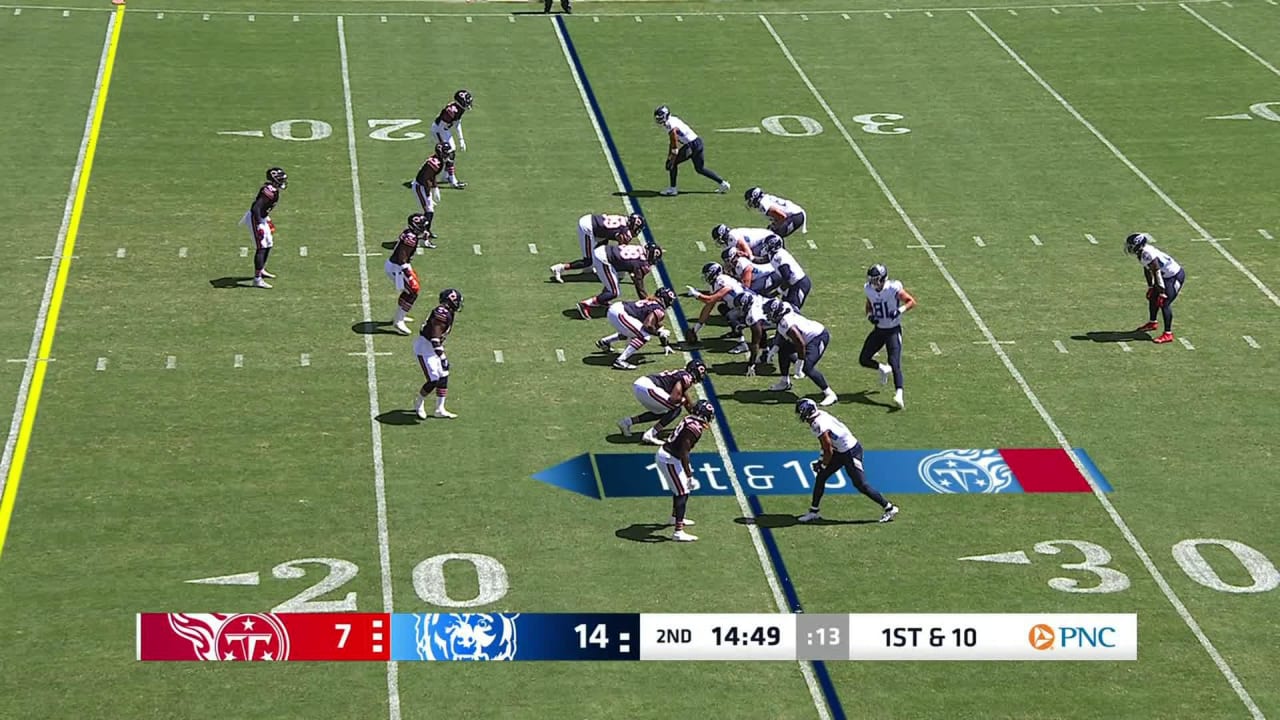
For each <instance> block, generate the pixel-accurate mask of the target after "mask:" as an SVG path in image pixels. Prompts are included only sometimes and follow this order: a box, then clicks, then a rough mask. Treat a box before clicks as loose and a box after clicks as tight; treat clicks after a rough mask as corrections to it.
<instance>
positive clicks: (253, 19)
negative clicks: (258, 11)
mask: <svg viewBox="0 0 1280 720" xmlns="http://www.w3.org/2000/svg"><path fill="white" fill-rule="evenodd" d="M255 20H257V18H256V17H254V16H253V15H250V16H249V22H253V21H255Z"/></svg>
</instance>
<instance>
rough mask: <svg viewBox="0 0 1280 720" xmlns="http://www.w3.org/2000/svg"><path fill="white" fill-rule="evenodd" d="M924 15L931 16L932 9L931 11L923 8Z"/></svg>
mask: <svg viewBox="0 0 1280 720" xmlns="http://www.w3.org/2000/svg"><path fill="white" fill-rule="evenodd" d="M924 16H925V17H933V11H931V10H925V11H924Z"/></svg>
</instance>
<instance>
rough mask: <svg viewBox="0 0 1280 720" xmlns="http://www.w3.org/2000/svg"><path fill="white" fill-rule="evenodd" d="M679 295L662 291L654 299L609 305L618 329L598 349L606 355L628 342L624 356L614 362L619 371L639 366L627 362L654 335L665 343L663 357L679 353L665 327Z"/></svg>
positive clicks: (605, 338) (624, 349) (610, 320)
mask: <svg viewBox="0 0 1280 720" xmlns="http://www.w3.org/2000/svg"><path fill="white" fill-rule="evenodd" d="M675 301H676V294H675V293H673V292H671V288H665V287H663V288H658V291H657V292H656V293H654V294H653V297H647V298H642V299H640V300H633V301H631V302H623V301H618V302H615V303H613V304H612V305H610V306H609V324H610V325H613V327H614V328H615V329H616V330H617V332H615V333H613V334H612V335H606V336H604V337H602V338H600V339H599V340H597V341H596V347H598V348H600V349H601V350H603V351H605V352H613V345H612V343H615V342H618V341H619V340H626V341H627V346H626V347H625V348H623V349H622V354H621V355H619V356H618V357H617V359H616V360H614V361H613V367H614V369H616V370H635V369H636V366H635V365H632V364H631V363H630V362H627V361H628V360H630V359H631V356H632V355H634V354H635V353H637V352H639V351H640V348H642V347H644V344H645V343H647V342H649V337H650V336H651V335H657V336H658V340H659V341H660V342H661V343H662V349H663V351H664V353H663V354H665V355H670V354H672V353H674V352H675V349H674V348H672V347H671V331H670V330H668V329H666V328H665V327H663V326H662V323H663V322H664V321H665V320H666V317H667V308H669V307H671V306H672V305H673V304H675Z"/></svg>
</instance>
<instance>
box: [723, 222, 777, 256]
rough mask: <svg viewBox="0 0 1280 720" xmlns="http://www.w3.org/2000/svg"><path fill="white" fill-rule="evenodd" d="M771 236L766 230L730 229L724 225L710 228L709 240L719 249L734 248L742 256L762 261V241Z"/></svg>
mask: <svg viewBox="0 0 1280 720" xmlns="http://www.w3.org/2000/svg"><path fill="white" fill-rule="evenodd" d="M771 235H773V232H772V231H770V230H769V229H768V228H731V227H729V226H728V225H725V224H724V223H720V224H719V225H716V226H715V227H713V228H711V239H712V240H714V241H715V243H716V244H717V245H719V246H720V247H722V248H727V247H736V248H738V252H740V253H742V254H743V255H746V256H747V257H754V258H760V259H764V241H765V240H766V239H768V238H769V236H771Z"/></svg>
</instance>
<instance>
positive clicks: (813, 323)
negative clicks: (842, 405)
mask: <svg viewBox="0 0 1280 720" xmlns="http://www.w3.org/2000/svg"><path fill="white" fill-rule="evenodd" d="M767 307H768V312H769V319H770V320H772V321H773V322H774V324H775V325H777V326H778V335H777V337H776V338H774V344H775V347H776V348H777V351H778V355H779V362H780V363H781V364H780V365H779V366H778V369H779V370H780V372H781V373H782V377H781V378H780V379H779V380H778V382H776V383H774V384H773V385H770V386H769V389H770V390H773V391H774V392H781V391H783V390H790V389H791V375H790V374H789V371H790V370H791V363H792V362H794V363H795V366H796V379H797V380H799V379H800V378H803V377H807V378H809V379H810V380H812V381H813V384H814V385H817V386H818V389H819V390H821V391H822V405H824V406H825V405H834V404H835V403H836V401H837V400H839V398H838V397H837V396H836V393H835V391H834V390H832V389H831V386H830V385H828V384H827V378H826V377H824V376H823V374H822V371H821V370H819V369H818V362H819V361H820V360H822V356H823V354H825V353H826V352H827V346H828V345H830V344H831V333H830V332H828V331H827V328H826V326H825V325H823V324H822V323H820V322H818V321H817V320H810V319H809V318H807V317H805V316H803V315H801V314H800V313H798V312H796V311H795V309H794V308H792V307H791V303H789V302H786V301H785V300H777V299H774V300H770V301H769V305H768V306H767ZM771 354H772V353H771Z"/></svg>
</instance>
